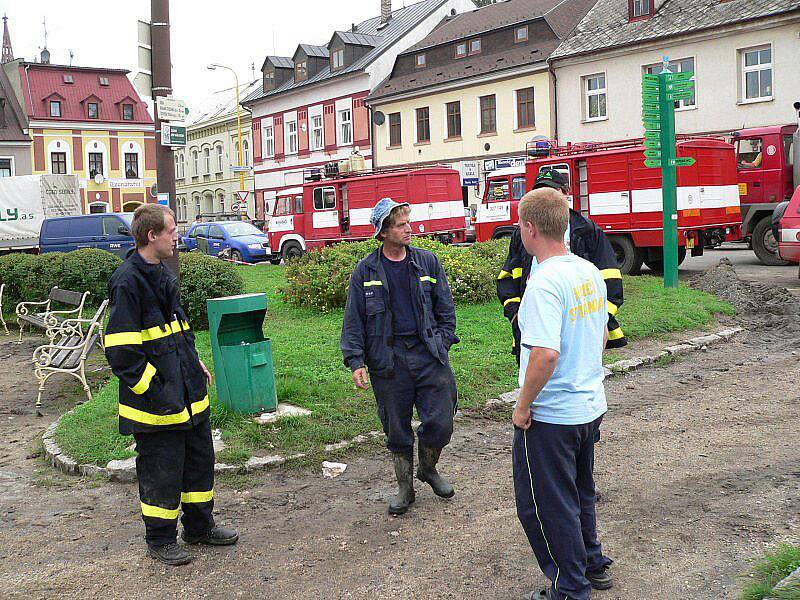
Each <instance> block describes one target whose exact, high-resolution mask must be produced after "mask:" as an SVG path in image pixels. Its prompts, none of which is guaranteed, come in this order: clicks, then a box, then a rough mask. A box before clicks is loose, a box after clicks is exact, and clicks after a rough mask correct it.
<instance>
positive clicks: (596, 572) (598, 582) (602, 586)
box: [586, 566, 614, 590]
mask: <svg viewBox="0 0 800 600" xmlns="http://www.w3.org/2000/svg"><path fill="white" fill-rule="evenodd" d="M586 579H588V580H589V583H591V584H592V587H593V588H594V589H596V590H610V589H611V588H612V587H614V579H613V578H612V577H611V573H610V572H609V570H608V566H605V567H600V568H599V569H592V570H587V571H586Z"/></svg>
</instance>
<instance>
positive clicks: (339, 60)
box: [331, 48, 344, 71]
mask: <svg viewBox="0 0 800 600" xmlns="http://www.w3.org/2000/svg"><path fill="white" fill-rule="evenodd" d="M342 67H344V48H339V49H338V50H334V51H333V54H331V69H333V70H334V71H337V70H339V69H341V68H342Z"/></svg>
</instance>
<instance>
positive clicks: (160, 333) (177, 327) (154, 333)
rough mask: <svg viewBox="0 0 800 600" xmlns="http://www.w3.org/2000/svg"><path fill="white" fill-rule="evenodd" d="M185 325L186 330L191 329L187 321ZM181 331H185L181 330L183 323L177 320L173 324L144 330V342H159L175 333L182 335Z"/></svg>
mask: <svg viewBox="0 0 800 600" xmlns="http://www.w3.org/2000/svg"><path fill="white" fill-rule="evenodd" d="M183 325H184V327H185V329H189V324H188V323H187V322H186V321H184V322H183ZM162 327H163V329H162ZM181 331H183V329H182V328H181V322H180V321H178V320H175V321H173V322H172V323H167V324H164V325H156V326H155V327H150V328H148V329H142V341H143V342H152V341H153V340H159V339H161V338H165V337H168V336H170V335H172V334H173V333H180V332H181Z"/></svg>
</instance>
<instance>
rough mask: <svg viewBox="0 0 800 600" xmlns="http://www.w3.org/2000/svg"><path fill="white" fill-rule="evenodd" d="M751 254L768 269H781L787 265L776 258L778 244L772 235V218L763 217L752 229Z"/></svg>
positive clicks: (785, 261)
mask: <svg viewBox="0 0 800 600" xmlns="http://www.w3.org/2000/svg"><path fill="white" fill-rule="evenodd" d="M753 252H755V253H756V256H757V257H758V260H760V261H761V262H762V263H764V264H765V265H767V266H769V267H783V266H786V265H788V264H789V261H788V260H783V259H782V258H780V257H779V256H778V242H777V241H776V240H775V236H774V235H773V233H772V218H771V217H770V216H766V217H763V218H762V219H761V220H760V221H759V222H758V223H757V224H756V228H755V229H753Z"/></svg>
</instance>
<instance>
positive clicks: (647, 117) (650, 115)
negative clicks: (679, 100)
mask: <svg viewBox="0 0 800 600" xmlns="http://www.w3.org/2000/svg"><path fill="white" fill-rule="evenodd" d="M660 120H661V111H658V110H643V111H642V121H660Z"/></svg>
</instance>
